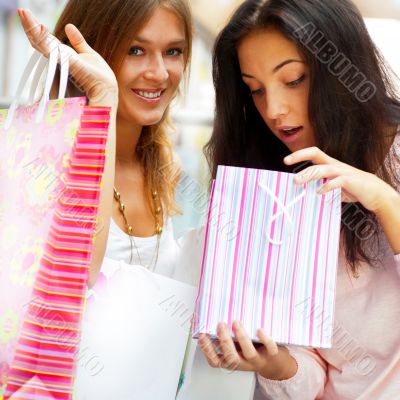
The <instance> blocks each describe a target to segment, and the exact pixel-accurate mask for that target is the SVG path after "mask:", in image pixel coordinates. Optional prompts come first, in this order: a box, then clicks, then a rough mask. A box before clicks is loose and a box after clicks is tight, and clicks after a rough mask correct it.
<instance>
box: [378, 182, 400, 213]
mask: <svg viewBox="0 0 400 400" xmlns="http://www.w3.org/2000/svg"><path fill="white" fill-rule="evenodd" d="M385 185H386V187H385V190H382V191H381V196H380V198H379V201H378V203H377V206H376V209H375V210H374V212H375V214H376V216H377V217H378V218H380V217H384V216H385V215H386V214H387V213H388V211H389V212H390V210H393V209H397V210H398V209H399V208H400V194H399V193H398V192H397V191H396V190H395V189H393V188H392V187H391V186H390V185H388V184H385Z"/></svg>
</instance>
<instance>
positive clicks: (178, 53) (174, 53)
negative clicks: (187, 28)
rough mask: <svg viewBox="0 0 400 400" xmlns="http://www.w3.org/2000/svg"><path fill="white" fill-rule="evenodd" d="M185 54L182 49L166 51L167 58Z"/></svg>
mask: <svg viewBox="0 0 400 400" xmlns="http://www.w3.org/2000/svg"><path fill="white" fill-rule="evenodd" d="M182 53H183V49H180V48H174V49H168V50H167V51H166V54H167V56H173V57H176V56H180V55H181V54H182Z"/></svg>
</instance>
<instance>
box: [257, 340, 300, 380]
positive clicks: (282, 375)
mask: <svg viewBox="0 0 400 400" xmlns="http://www.w3.org/2000/svg"><path fill="white" fill-rule="evenodd" d="M297 369H298V365H297V361H296V360H295V359H294V358H293V357H292V356H291V355H290V353H289V351H288V349H287V348H286V347H280V348H279V354H278V355H277V356H275V357H274V361H273V362H268V364H267V366H266V367H265V368H263V369H262V370H260V371H257V372H258V373H259V374H260V375H261V376H262V377H264V378H266V379H270V380H274V381H284V380H287V379H290V378H292V377H293V376H295V375H296V373H297Z"/></svg>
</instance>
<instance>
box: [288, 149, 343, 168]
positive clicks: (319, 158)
mask: <svg viewBox="0 0 400 400" xmlns="http://www.w3.org/2000/svg"><path fill="white" fill-rule="evenodd" d="M283 161H284V162H285V164H287V165H293V164H297V163H299V162H302V161H311V162H313V163H314V164H334V163H337V162H338V161H337V160H335V159H334V158H331V157H329V156H328V155H327V154H325V153H324V152H323V151H322V150H320V149H319V148H318V147H308V148H306V149H302V150H298V151H296V152H294V153H292V154H290V155H289V156H287V157H285V158H284V160H283Z"/></svg>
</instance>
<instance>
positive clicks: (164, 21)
mask: <svg viewBox="0 0 400 400" xmlns="http://www.w3.org/2000/svg"><path fill="white" fill-rule="evenodd" d="M137 38H140V39H146V40H148V41H155V42H159V41H169V40H182V39H186V38H185V26H184V23H183V21H182V20H181V18H180V17H179V16H178V15H177V14H176V13H175V12H174V11H172V10H170V9H168V8H166V7H162V6H159V7H157V8H156V9H155V11H154V12H153V14H152V15H151V17H150V18H149V20H148V21H147V22H145V23H144V25H143V26H142V27H141V28H140V29H139V30H138V31H137V32H136V34H135V35H134V39H137Z"/></svg>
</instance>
